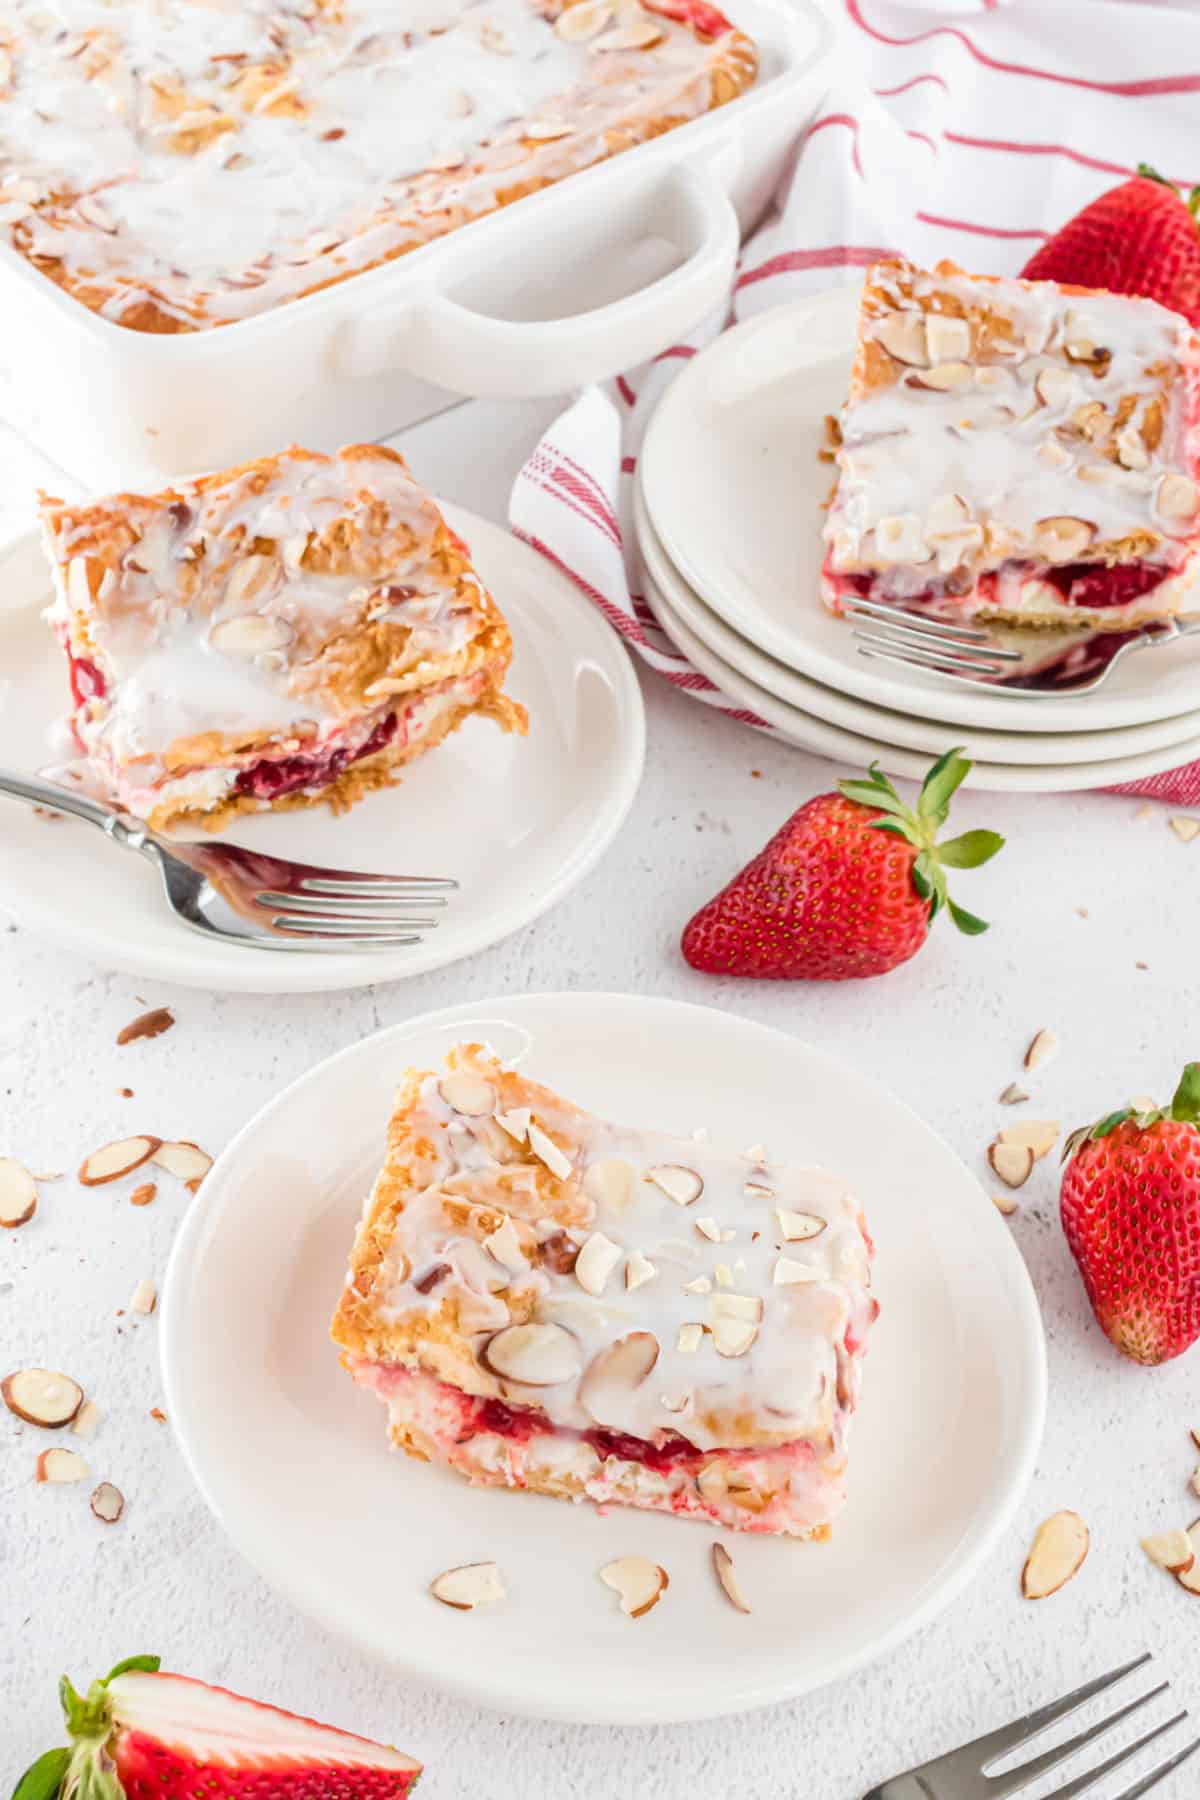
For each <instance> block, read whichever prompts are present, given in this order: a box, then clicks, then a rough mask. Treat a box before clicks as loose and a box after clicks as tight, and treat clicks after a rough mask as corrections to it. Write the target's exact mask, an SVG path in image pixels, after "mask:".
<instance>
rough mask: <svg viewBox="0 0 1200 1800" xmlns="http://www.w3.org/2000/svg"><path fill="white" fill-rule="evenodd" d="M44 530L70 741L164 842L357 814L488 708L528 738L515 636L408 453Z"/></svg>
mask: <svg viewBox="0 0 1200 1800" xmlns="http://www.w3.org/2000/svg"><path fill="white" fill-rule="evenodd" d="M42 519H43V526H44V532H45V541H46V548H47V551H48V554H49V557H50V561H51V566H52V569H53V574H54V588H55V599H54V602H53V605H52V606H51V607H50V609H49V611H48V614H47V617H48V619H49V620H50V622H51V624H52V625H53V627H54V629H55V630H56V632H57V633H58V636H59V639H60V641H61V643H62V646H63V649H64V651H65V653H66V657H67V663H68V668H69V672H70V683H71V696H72V701H73V711H72V714H71V724H72V726H73V729H74V733H75V737H76V739H77V740H78V744H79V747H80V749H81V750H82V752H83V754H84V756H85V757H86V758H87V762H88V764H89V766H90V772H91V773H92V774H93V775H94V776H95V777H97V778H98V780H99V784H100V785H101V786H103V787H104V788H105V789H106V790H107V792H108V793H110V794H111V795H112V796H113V798H114V799H115V800H116V802H117V803H118V804H119V805H120V806H121V807H122V808H124V809H125V810H126V811H127V812H130V813H132V814H133V815H134V816H135V817H137V818H139V819H145V820H147V821H148V822H149V823H150V825H151V826H153V827H154V828H155V829H161V828H163V827H165V826H169V825H176V824H187V825H191V824H196V823H200V824H203V825H204V826H206V827H209V828H218V827H221V826H224V825H226V824H228V823H229V822H230V820H232V819H234V818H235V817H237V815H238V814H240V813H246V812H258V811H264V810H266V809H268V808H278V807H296V806H312V805H315V804H317V803H319V802H320V801H326V800H327V801H329V802H330V804H331V805H332V806H333V807H334V808H335V810H342V809H344V808H346V807H348V806H350V805H352V804H353V802H354V801H355V800H358V799H360V798H361V797H362V795H364V794H365V793H368V792H369V791H370V790H371V789H372V788H375V787H381V786H384V785H386V784H387V783H388V782H390V781H391V780H393V779H394V777H395V775H396V772H397V771H398V769H399V768H400V767H401V765H403V764H404V763H406V762H408V761H410V760H411V759H412V758H413V757H415V756H419V755H420V754H421V753H422V752H423V751H425V750H428V749H431V748H432V747H433V745H435V744H437V743H438V742H440V740H441V739H442V738H444V737H445V736H446V734H447V733H448V732H450V731H453V730H454V729H455V728H456V727H457V726H458V725H460V724H461V723H462V721H463V720H464V719H466V718H468V717H469V716H470V715H471V714H473V713H481V714H486V715H488V716H489V717H491V718H493V719H495V720H496V721H497V722H498V723H499V724H500V725H501V726H503V727H504V729H505V730H513V729H515V730H518V731H524V729H525V714H524V709H523V708H522V707H520V706H518V705H517V703H516V702H515V701H513V700H510V699H509V698H508V697H507V696H506V695H505V694H504V693H503V692H502V691H501V690H502V684H503V681H504V677H505V674H506V673H507V670H508V665H509V661H510V658H511V655H512V640H511V638H510V636H509V630H508V626H507V625H506V624H505V621H504V619H503V617H502V616H501V614H500V612H499V611H498V609H497V608H496V606H495V604H494V602H493V601H492V599H491V598H490V596H489V595H488V593H487V592H486V591H485V589H484V588H483V586H482V584H481V583H480V581H479V578H478V576H477V575H476V574H475V572H474V570H473V569H472V567H471V563H470V559H469V556H468V553H467V547H466V545H465V544H464V543H463V542H462V540H461V539H460V538H458V537H456V536H455V534H454V533H453V532H452V531H451V530H450V529H449V527H448V526H447V524H446V522H445V520H444V519H443V518H442V515H441V513H440V512H439V511H438V508H437V506H436V505H435V503H434V501H433V500H432V499H431V498H430V496H429V495H428V494H426V493H425V492H424V491H423V489H421V488H420V487H418V485H417V483H416V482H415V481H414V480H413V478H412V476H411V475H410V473H409V471H408V468H407V466H406V465H405V462H404V460H403V458H402V457H400V456H398V455H397V454H396V452H395V451H394V450H385V449H383V448H381V447H379V446H377V445H372V444H356V445H352V446H351V447H350V448H348V449H345V450H341V451H339V452H338V454H337V455H336V456H317V455H314V454H313V453H312V452H310V451H307V450H298V449H291V450H285V451H283V452H281V453H280V454H279V455H278V456H269V457H263V458H262V459H261V460H259V461H257V462H252V463H245V464H243V465H242V466H241V467H239V468H235V469H228V470H225V471H224V472H222V473H220V474H214V475H205V476H202V477H200V478H199V479H197V480H194V481H187V482H183V483H181V484H180V485H179V486H178V487H175V488H169V489H167V490H166V491H165V492H164V493H160V494H150V495H142V494H114V495H112V496H110V497H109V498H107V499H104V500H94V501H91V502H89V503H87V504H84V505H79V506H67V505H65V504H64V503H63V502H62V501H60V500H56V499H52V498H49V497H47V496H43V497H42Z"/></svg>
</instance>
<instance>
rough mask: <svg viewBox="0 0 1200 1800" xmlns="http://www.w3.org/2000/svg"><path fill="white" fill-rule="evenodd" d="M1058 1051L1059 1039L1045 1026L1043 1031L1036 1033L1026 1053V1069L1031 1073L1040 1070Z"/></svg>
mask: <svg viewBox="0 0 1200 1800" xmlns="http://www.w3.org/2000/svg"><path fill="white" fill-rule="evenodd" d="M1057 1049H1058V1039H1057V1037H1056V1036H1055V1035H1054V1033H1053V1032H1052V1031H1047V1030H1046V1029H1045V1027H1044V1026H1043V1028H1042V1030H1041V1031H1038V1032H1035V1034H1034V1036H1033V1038H1032V1040H1031V1041H1030V1045H1029V1048H1028V1050H1026V1052H1025V1067H1026V1068H1027V1069H1029V1070H1030V1071H1031V1072H1032V1071H1033V1070H1034V1069H1040V1068H1041V1066H1042V1064H1043V1063H1047V1062H1049V1061H1050V1058H1051V1057H1052V1056H1053V1055H1054V1053H1055V1051H1056V1050H1057Z"/></svg>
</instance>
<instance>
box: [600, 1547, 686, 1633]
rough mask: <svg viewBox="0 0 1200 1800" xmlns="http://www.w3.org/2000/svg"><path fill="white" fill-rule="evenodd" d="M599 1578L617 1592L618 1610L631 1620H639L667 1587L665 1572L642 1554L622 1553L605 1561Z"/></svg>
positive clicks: (655, 1603) (667, 1579) (668, 1583)
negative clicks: (619, 1600) (619, 1608)
mask: <svg viewBox="0 0 1200 1800" xmlns="http://www.w3.org/2000/svg"><path fill="white" fill-rule="evenodd" d="M600 1579H601V1581H602V1582H603V1583H604V1585H605V1587H610V1588H612V1590H613V1592H614V1593H616V1594H619V1595H620V1597H621V1611H622V1612H623V1613H625V1614H626V1615H627V1617H629V1618H631V1619H640V1618H642V1617H643V1616H644V1615H645V1614H646V1613H648V1612H649V1611H650V1608H651V1607H652V1606H657V1604H658V1601H659V1599H660V1597H661V1596H662V1595H663V1594H665V1593H666V1591H667V1588H668V1587H669V1586H670V1580H669V1577H668V1575H667V1571H666V1570H665V1569H661V1568H660V1567H659V1566H658V1564H657V1563H652V1562H651V1561H650V1559H649V1558H648V1557H645V1556H622V1557H618V1559H617V1561H616V1562H610V1563H605V1565H604V1567H603V1568H602V1569H601V1571H600Z"/></svg>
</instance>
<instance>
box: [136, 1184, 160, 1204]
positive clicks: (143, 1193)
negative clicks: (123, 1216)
mask: <svg viewBox="0 0 1200 1800" xmlns="http://www.w3.org/2000/svg"><path fill="white" fill-rule="evenodd" d="M157 1193H158V1189H157V1188H156V1187H155V1185H154V1183H153V1182H152V1181H143V1182H142V1184H141V1186H140V1187H135V1188H134V1190H133V1192H132V1194H130V1196H129V1204H130V1206H149V1205H150V1203H151V1201H152V1200H154V1198H155V1197H156V1195H157Z"/></svg>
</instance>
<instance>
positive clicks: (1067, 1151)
mask: <svg viewBox="0 0 1200 1800" xmlns="http://www.w3.org/2000/svg"><path fill="white" fill-rule="evenodd" d="M1126 1119H1133V1120H1135V1121H1136V1123H1137V1125H1138V1127H1139V1128H1140V1129H1141V1130H1142V1131H1148V1130H1149V1129H1150V1127H1151V1126H1152V1125H1157V1124H1158V1122H1159V1120H1160V1119H1173V1120H1175V1121H1176V1123H1177V1124H1181V1125H1200V1062H1190V1063H1186V1064H1185V1065H1184V1070H1183V1074H1182V1075H1181V1076H1180V1078H1179V1086H1178V1087H1177V1088H1176V1089H1175V1094H1174V1097H1173V1098H1172V1101H1171V1104H1170V1106H1169V1107H1165V1108H1164V1107H1155V1108H1152V1109H1151V1110H1150V1111H1148V1112H1135V1110H1134V1109H1133V1107H1132V1106H1122V1107H1119V1108H1118V1110H1117V1111H1116V1112H1110V1113H1105V1115H1104V1117H1103V1118H1102V1119H1097V1121H1096V1123H1095V1124H1094V1125H1081V1126H1079V1128H1078V1130H1076V1131H1073V1132H1072V1133H1071V1135H1070V1137H1069V1138H1068V1139H1067V1141H1066V1143H1065V1144H1064V1145H1063V1153H1062V1160H1063V1162H1064V1163H1065V1162H1069V1161H1070V1159H1071V1157H1072V1156H1074V1154H1075V1152H1076V1151H1077V1150H1078V1149H1079V1147H1080V1145H1081V1144H1086V1143H1088V1142H1089V1141H1092V1142H1095V1141H1099V1140H1100V1139H1102V1138H1106V1137H1111V1136H1112V1134H1113V1132H1114V1131H1115V1130H1116V1129H1117V1126H1118V1125H1123V1124H1124V1123H1125V1121H1126Z"/></svg>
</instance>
